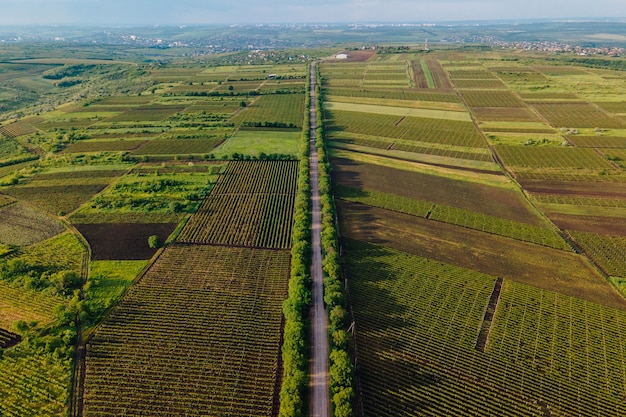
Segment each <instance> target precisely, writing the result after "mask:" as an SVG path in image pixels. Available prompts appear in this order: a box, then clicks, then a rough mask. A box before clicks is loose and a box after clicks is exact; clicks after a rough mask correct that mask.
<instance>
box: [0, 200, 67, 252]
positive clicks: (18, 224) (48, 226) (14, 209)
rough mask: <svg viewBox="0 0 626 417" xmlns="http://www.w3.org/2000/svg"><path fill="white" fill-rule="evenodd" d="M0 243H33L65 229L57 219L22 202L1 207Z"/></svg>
mask: <svg viewBox="0 0 626 417" xmlns="http://www.w3.org/2000/svg"><path fill="white" fill-rule="evenodd" d="M0 217H1V218H2V219H3V220H5V221H3V222H2V223H0V243H5V244H8V245H32V244H33V243H37V242H41V241H42V240H45V239H48V238H50V237H52V236H54V235H57V234H59V233H61V232H63V231H64V230H65V227H64V226H63V224H61V223H59V222H58V221H56V220H55V219H53V218H51V217H49V216H47V215H45V214H43V213H41V212H39V211H37V210H35V209H33V208H30V207H28V206H25V205H23V204H20V203H16V204H10V205H8V206H5V207H2V208H1V209H0Z"/></svg>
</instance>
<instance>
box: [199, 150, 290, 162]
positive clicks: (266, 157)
mask: <svg viewBox="0 0 626 417" xmlns="http://www.w3.org/2000/svg"><path fill="white" fill-rule="evenodd" d="M211 155H213V154H211ZM230 159H232V160H233V161H257V160H258V161H292V160H294V159H295V158H294V156H293V155H289V154H286V153H270V154H266V153H265V152H261V153H260V154H259V156H254V155H246V154H243V153H239V152H233V154H232V155H231V156H230Z"/></svg>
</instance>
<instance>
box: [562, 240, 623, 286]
mask: <svg viewBox="0 0 626 417" xmlns="http://www.w3.org/2000/svg"><path fill="white" fill-rule="evenodd" d="M568 233H569V234H570V235H571V236H572V237H573V238H574V240H575V241H576V242H577V243H578V244H579V245H580V246H582V248H583V249H584V251H585V253H587V255H589V256H590V257H591V259H593V260H594V262H596V263H597V264H598V265H600V267H601V268H602V269H603V270H604V271H605V272H606V273H607V274H609V275H611V276H616V277H626V236H608V235H600V234H597V233H589V232H578V231H573V230H570V231H568Z"/></svg>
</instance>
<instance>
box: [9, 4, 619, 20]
mask: <svg viewBox="0 0 626 417" xmlns="http://www.w3.org/2000/svg"><path fill="white" fill-rule="evenodd" d="M609 16H610V17H626V0H592V1H590V0H167V1H166V0H0V25H8V24H18V25H23V24H66V23H69V24H85V25H88V24H112V25H129V24H181V23H187V24H212V23H313V22H331V23H335V22H431V21H454V20H486V19H527V18H550V19H558V18H577V17H590V18H597V17H609Z"/></svg>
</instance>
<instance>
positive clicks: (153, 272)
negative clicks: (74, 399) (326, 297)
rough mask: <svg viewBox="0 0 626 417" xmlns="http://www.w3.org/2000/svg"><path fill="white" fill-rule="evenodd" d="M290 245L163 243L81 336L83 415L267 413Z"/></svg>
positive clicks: (270, 404)
mask: <svg viewBox="0 0 626 417" xmlns="http://www.w3.org/2000/svg"><path fill="white" fill-rule="evenodd" d="M288 274H289V253H286V252H282V251H265V250H259V249H242V248H226V247H216V246H206V245H191V246H190V245H174V246H170V247H168V248H167V249H166V250H165V252H163V254H162V255H161V256H160V257H159V258H158V260H157V261H156V262H155V264H154V265H153V266H152V267H151V269H150V270H149V271H148V272H147V273H146V275H145V276H144V277H143V278H142V279H141V281H140V282H139V283H138V284H137V285H136V286H134V287H133V288H132V289H131V291H130V292H129V293H128V295H127V296H126V297H125V298H124V300H123V301H122V302H121V303H120V304H119V305H118V306H117V307H116V308H115V309H114V310H113V311H112V312H111V314H110V315H109V316H108V317H107V319H105V321H104V322H103V324H102V326H101V328H99V330H98V331H97V332H96V333H95V335H94V336H93V338H92V339H91V341H90V343H89V344H88V346H87V359H86V366H87V368H86V380H85V381H86V382H85V404H84V406H85V407H84V415H85V416H99V415H112V414H114V415H123V414H134V415H138V414H158V413H161V414H163V413H165V414H170V415H207V414H210V415H242V414H245V415H250V416H254V415H258V416H267V415H271V414H272V410H273V407H274V399H275V395H276V394H277V393H276V392H275V389H276V378H277V374H278V358H279V354H280V335H281V322H282V310H281V303H282V301H283V300H284V298H285V297H286V290H287V277H288Z"/></svg>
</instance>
